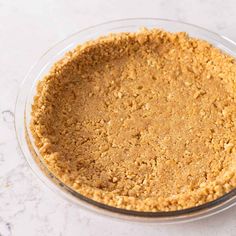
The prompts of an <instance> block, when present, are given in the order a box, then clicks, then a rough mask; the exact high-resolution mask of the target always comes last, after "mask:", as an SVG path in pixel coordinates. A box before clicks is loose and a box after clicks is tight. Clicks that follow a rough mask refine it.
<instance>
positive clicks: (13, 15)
mask: <svg viewBox="0 0 236 236" xmlns="http://www.w3.org/2000/svg"><path fill="white" fill-rule="evenodd" d="M127 17H159V18H170V19H177V20H182V21H186V22H189V23H193V24H197V25H200V26H203V27H205V28H208V29H210V30H212V31H215V32H218V33H220V34H224V35H226V36H228V37H230V38H231V39H233V40H236V26H235V25H236V1H235V0H228V1H221V0H206V1H203V0H201V1H200V0H197V1H196V0H176V1H175V0H171V1H169V0H163V1H157V0H136V1H135V0H132V1H128V0H125V1H122V0H93V1H92V0H86V1H82V0H69V1H66V0H58V1H56V0H40V1H36V0H35V1H30V0H24V1H23V0H15V1H13V0H9V1H5V0H0V75H1V76H0V236H8V235H14V236H15V235H17V236H18V235H20V236H21V235H22V236H23V235H24V236H25V235H26V236H27V235H30V236H34V235H38V236H41V235H43V236H44V235H45V236H55V235H58V236H64V235H66V236H67V235H85V236H86V235H96V236H100V235H101V236H106V235H136V236H141V235H145V236H149V235H177V236H178V235H183V236H185V235H190V236H191V235H215V236H216V235H220V236H222V235H223V236H224V235H236V208H235V207H234V208H232V209H230V210H227V211H226V212H223V213H221V214H219V215H216V216H213V217H210V218H207V219H204V220H201V221H197V222H193V223H187V224H179V225H142V224H134V223H127V222H120V221H117V220H114V219H108V218H104V217H103V216H97V215H94V214H92V213H88V212H87V211H84V210H81V209H79V208H78V207H76V206H74V205H72V204H70V203H68V202H66V201H65V200H63V199H62V198H60V197H59V196H56V195H55V194H54V193H52V192H51V190H49V189H48V188H47V187H46V186H44V185H43V184H42V183H41V182H40V181H39V180H38V179H37V178H36V177H35V176H34V175H33V174H32V172H31V170H30V169H29V167H28V166H27V164H26V163H25V161H24V159H23V158H22V156H21V153H20V151H19V148H18V147H17V142H16V138H15V133H14V125H13V119H14V117H13V112H14V104H15V99H16V94H17V90H18V88H19V84H20V82H21V80H22V79H23V78H24V76H25V75H26V73H27V71H28V69H29V68H30V67H31V65H32V64H33V63H34V62H35V61H36V60H37V59H38V58H39V57H40V56H41V55H42V54H43V53H44V52H45V51H46V50H47V49H48V48H49V47H51V46H52V45H53V44H55V42H57V41H59V40H62V39H64V38H65V37H67V36H68V35H70V34H71V33H73V32H75V31H78V30H80V29H82V28H84V27H87V26H90V25H93V24H97V23H101V22H104V21H107V20H112V19H118V18H127Z"/></svg>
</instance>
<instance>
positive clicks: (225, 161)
mask: <svg viewBox="0 0 236 236" xmlns="http://www.w3.org/2000/svg"><path fill="white" fill-rule="evenodd" d="M235 79H236V62H235V60H234V59H233V58H232V57H230V56H228V55H226V54H224V53H223V52H221V51H220V50H219V49H217V48H215V47H213V46H212V45H210V44H209V43H207V42H205V41H202V40H198V39H194V38H191V37H189V36H188V35H187V34H185V33H175V34H173V33H168V32H165V31H162V30H158V29H153V30H145V29H144V30H141V31H139V32H136V33H120V34H114V35H109V36H106V37H102V38H99V39H97V40H94V41H90V42H87V43H85V44H84V45H80V46H78V47H77V48H76V49H74V50H73V51H71V52H69V53H67V54H66V55H65V57H64V58H63V59H62V60H61V61H59V62H57V63H56V64H55V65H54V66H53V68H52V69H51V71H50V72H49V74H48V75H47V76H45V77H44V78H43V79H42V80H41V81H40V82H39V83H38V86H37V94H36V95H35V98H34V102H33V105H32V116H31V124H30V128H31V131H32V134H33V137H34V140H35V144H36V146H37V147H38V148H39V150H40V153H41V155H42V157H43V160H44V162H45V164H46V166H47V167H48V168H49V169H50V171H52V172H53V173H54V174H55V175H56V176H57V177H58V178H59V179H60V180H61V181H62V182H64V183H65V184H66V185H68V186H70V187H71V188H73V189H74V190H76V191H77V192H79V193H81V194H82V195H84V196H86V197H89V198H92V199H93V200H96V201H99V202H102V203H104V204H108V205H111V206H115V207H119V208H125V209H131V210H137V211H172V210H179V209H184V208H189V207H193V206H198V205H201V204H203V203H206V202H209V201H212V200H214V199H216V198H218V197H220V196H222V195H223V194H225V193H227V192H229V191H230V190H232V189H233V188H235V187H236V97H235V94H236V93H235V89H236V84H235Z"/></svg>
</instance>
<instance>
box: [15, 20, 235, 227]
mask: <svg viewBox="0 0 236 236" xmlns="http://www.w3.org/2000/svg"><path fill="white" fill-rule="evenodd" d="M141 27H146V28H148V29H151V28H161V29H164V30H167V31H170V32H187V33H188V34H189V35H190V36H192V37H196V38H199V39H203V40H206V41H208V42H209V43H211V44H212V45H214V46H215V47H217V48H219V49H221V50H222V51H224V52H226V53H227V54H229V55H231V56H233V57H235V58H236V43H234V42H233V41H232V40H230V39H227V38H226V37H224V36H220V35H218V34H215V33H212V32H210V31H208V30H205V29H202V28H200V27H197V26H193V25H190V24H186V23H182V22H177V21H172V20H164V19H148V18H142V19H124V20H118V21H112V22H108V23H104V24H100V25H97V26H93V27H90V28H87V29H84V30H82V31H79V32H77V33H75V34H73V35H72V36H70V37H68V38H67V39H65V40H63V41H62V42H60V43H58V44H56V45H55V46H54V47H53V48H51V49H50V50H48V51H47V52H46V53H45V54H44V55H43V56H42V57H41V59H40V60H39V61H38V62H37V63H36V64H35V65H34V66H33V68H32V69H31V70H30V72H29V74H28V75H27V76H26V78H25V80H24V81H23V83H22V86H21V89H20V91H19V94H18V98H17V102H16V107H15V129H16V134H17V139H18V142H19V145H20V147H21V150H22V152H23V154H24V157H25V158H26V161H27V162H28V163H29V165H30V167H31V168H32V170H33V171H34V172H35V173H36V175H37V176H38V177H39V178H40V179H41V180H42V181H43V182H44V183H45V184H46V185H48V186H49V187H50V188H51V189H52V190H54V191H55V192H56V193H57V194H59V195H62V196H64V197H65V198H66V199H67V200H69V201H72V202H73V203H75V204H76V205H79V206H82V207H86V208H87V209H89V210H93V211H96V212H98V213H102V214H104V215H107V216H111V217H117V218H120V219H125V220H133V221H142V222H156V223H168V222H183V221H189V220H193V219H198V218H203V217H206V216H209V215H213V214H215V213H218V212H220V211H222V210H225V209H227V208H229V207H230V206H233V205H234V204H236V189H234V190H232V191H231V192H229V193H227V194H225V195H224V196H222V197H220V198H218V199H216V200H214V201H211V202H208V203H206V204H203V205H200V206H197V207H192V208H188V209H184V210H177V211H169V212H161V211H159V212H142V211H132V210H125V209H121V208H115V207H112V206H108V205H105V204H103V203H100V202H96V201H94V200H92V199H90V198H87V197H85V196H83V195H81V194H79V193H78V192H76V191H74V190H73V189H72V188H70V187H69V186H67V185H65V184H64V183H63V182H61V181H60V180H59V179H58V178H57V177H56V176H55V175H53V173H51V172H50V171H49V169H48V168H47V166H45V165H44V163H43V161H42V157H41V156H40V154H39V150H38V149H37V147H36V146H35V144H34V140H33V137H32V134H31V131H30V129H29V123H30V118H31V105H32V103H33V98H34V95H35V94H36V85H37V82H38V81H39V80H40V79H42V78H43V77H44V76H45V75H46V74H47V73H48V71H49V70H50V68H51V67H52V65H53V64H54V63H55V62H56V61H58V60H59V59H61V58H62V57H63V56H64V54H65V53H66V52H67V51H70V50H72V49H73V48H75V47H76V46H77V45H78V44H83V43H84V42H86V41H89V40H92V39H96V38H98V37H99V36H103V35H107V34H109V33H118V32H135V31H137V30H138V29H140V28H141Z"/></svg>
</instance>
